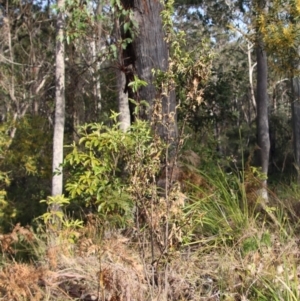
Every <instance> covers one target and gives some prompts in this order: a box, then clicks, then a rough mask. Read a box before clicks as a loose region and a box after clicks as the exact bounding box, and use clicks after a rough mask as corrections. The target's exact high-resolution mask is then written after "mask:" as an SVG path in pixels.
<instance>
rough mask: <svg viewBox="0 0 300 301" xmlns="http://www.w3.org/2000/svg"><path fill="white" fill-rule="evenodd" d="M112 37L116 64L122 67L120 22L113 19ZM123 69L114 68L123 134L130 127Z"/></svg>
mask: <svg viewBox="0 0 300 301" xmlns="http://www.w3.org/2000/svg"><path fill="white" fill-rule="evenodd" d="M114 25H115V26H114V35H115V38H116V40H117V60H118V62H117V64H118V66H122V65H123V64H124V62H123V60H124V58H123V49H122V45H121V43H120V42H121V41H122V36H121V29H120V20H118V18H115V24H114ZM122 69H123V68H120V67H119V68H116V82H117V93H118V108H119V114H120V115H119V122H120V129H121V130H122V131H124V132H126V131H127V130H128V128H129V127H130V125H131V116H130V109H129V99H128V92H127V91H126V90H127V89H126V76H125V72H124V70H122Z"/></svg>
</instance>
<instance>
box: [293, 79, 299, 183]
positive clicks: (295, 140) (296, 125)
mask: <svg viewBox="0 0 300 301" xmlns="http://www.w3.org/2000/svg"><path fill="white" fill-rule="evenodd" d="M292 127H293V143H294V157H295V167H296V170H297V181H298V184H300V79H299V78H298V77H294V78H293V98H292Z"/></svg>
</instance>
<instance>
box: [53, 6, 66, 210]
mask: <svg viewBox="0 0 300 301" xmlns="http://www.w3.org/2000/svg"><path fill="white" fill-rule="evenodd" d="M57 7H58V14H57V24H56V26H57V33H56V65H55V78H56V82H55V86H56V87H55V88H56V90H55V121H54V136H53V163H52V171H53V178H52V196H57V195H61V194H62V192H63V173H62V166H61V164H62V163H63V144H64V127H65V46H64V13H63V8H64V0H57ZM54 207H55V206H54ZM58 209H59V208H57V207H56V208H52V210H58Z"/></svg>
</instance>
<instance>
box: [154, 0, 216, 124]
mask: <svg viewBox="0 0 300 301" xmlns="http://www.w3.org/2000/svg"><path fill="white" fill-rule="evenodd" d="M173 14H174V1H173V0H172V1H168V2H167V3H166V4H165V7H164V9H163V11H162V13H161V15H162V20H163V24H164V29H165V32H166V41H167V42H168V43H169V45H170V59H169V68H168V70H167V71H166V72H163V71H160V70H153V73H154V75H155V76H156V86H157V88H158V89H159V90H160V91H161V92H162V94H168V93H169V92H170V91H173V90H174V89H175V91H176V95H177V99H178V103H180V106H179V107H178V108H179V112H180V116H185V117H184V120H187V119H189V116H190V115H191V114H193V111H194V110H195V109H196V107H198V106H200V105H201V104H202V103H203V93H204V89H205V86H206V83H207V81H208V79H209V77H210V75H211V65H212V59H213V57H214V54H213V51H212V50H211V47H210V45H209V43H208V41H202V42H201V43H198V44H195V45H194V47H193V49H187V45H186V34H185V33H184V32H183V31H176V30H175V29H174V24H173V19H172V16H173Z"/></svg>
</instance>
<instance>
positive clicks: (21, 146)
mask: <svg viewBox="0 0 300 301" xmlns="http://www.w3.org/2000/svg"><path fill="white" fill-rule="evenodd" d="M3 126H4V125H3ZM7 126H10V124H9V125H7ZM15 126H16V134H15V137H14V139H13V140H11V139H10V137H9V136H8V134H7V133H5V132H3V135H4V137H5V136H6V139H7V140H6V142H5V143H6V146H3V151H5V152H4V153H3V159H1V161H0V170H1V171H3V172H5V174H6V175H7V176H9V182H7V184H9V185H8V186H7V187H6V189H5V190H6V192H7V196H6V202H7V203H6V204H5V208H6V209H5V210H6V213H5V214H4V216H3V219H1V221H2V223H3V226H4V229H5V230H8V229H9V228H10V227H11V224H13V223H14V222H15V221H18V222H21V223H22V224H27V223H30V222H31V220H32V218H34V217H36V216H38V215H40V214H41V213H42V212H43V211H44V210H45V207H44V206H43V205H41V204H40V203H39V201H40V200H41V199H42V198H45V197H46V196H47V195H49V193H50V184H51V183H50V179H51V163H52V161H51V155H52V147H51V133H50V132H49V127H48V124H47V121H46V120H45V119H44V118H42V117H38V116H35V117H30V116H26V117H24V118H23V119H21V120H20V121H19V122H18V124H16V125H15ZM3 129H4V128H3ZM7 176H6V181H8V178H7Z"/></svg>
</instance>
